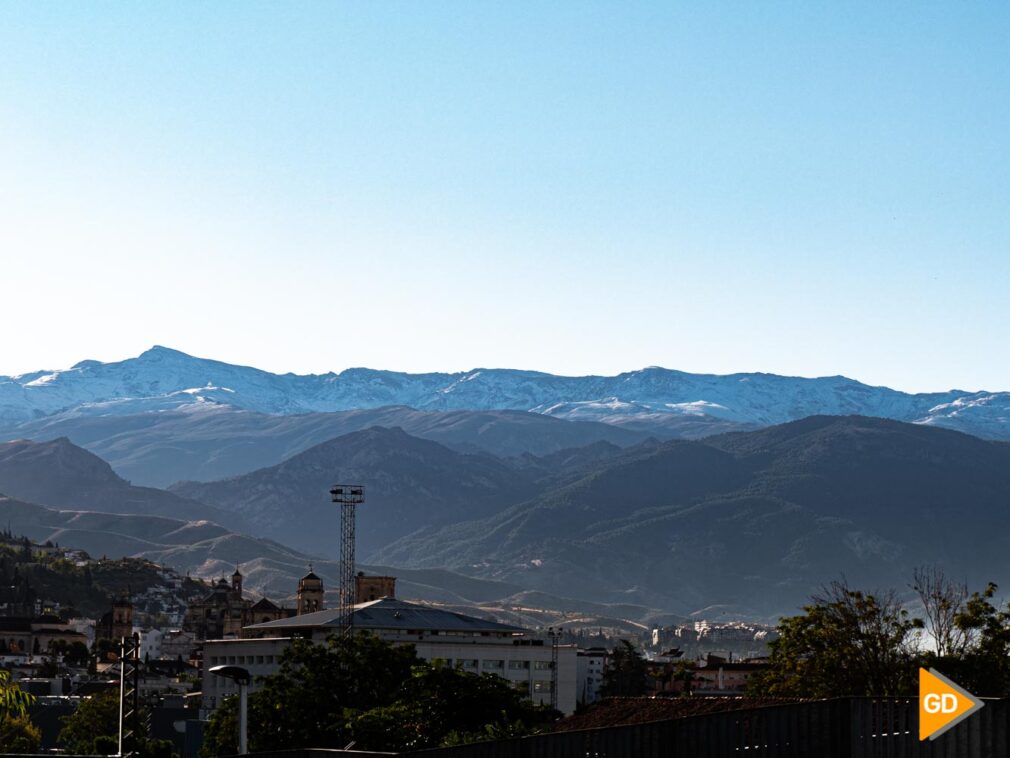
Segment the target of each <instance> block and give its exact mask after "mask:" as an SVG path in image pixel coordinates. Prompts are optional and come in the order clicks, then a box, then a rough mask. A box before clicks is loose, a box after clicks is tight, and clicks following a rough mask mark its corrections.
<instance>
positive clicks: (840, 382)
mask: <svg viewBox="0 0 1010 758" xmlns="http://www.w3.org/2000/svg"><path fill="white" fill-rule="evenodd" d="M220 404H224V405H228V406H233V407H236V408H241V409H244V410H253V411H257V412H261V413H269V414H279V415H291V414H300V413H310V412H333V411H342V410H355V409H365V408H378V407H382V406H390V405H405V406H409V407H411V408H414V409H417V410H432V411H448V410H518V411H526V412H533V413H540V414H543V415H548V416H554V417H558V418H564V419H576V420H593V421H603V422H604V423H611V424H618V425H620V424H638V427H637V428H639V429H642V428H648V427H649V425H650V424H652V425H656V424H662V423H666V424H670V423H671V422H674V421H676V422H680V423H684V424H688V425H689V426H692V428H693V426H696V425H698V424H702V425H715V427H714V428H713V431H716V432H718V431H724V429H723V428H719V426H718V425H719V424H736V425H750V426H769V425H773V424H778V423H786V422H788V421H793V420H796V419H798V418H802V417H805V416H810V415H816V414H831V415H851V414H858V415H866V416H876V417H881V418H892V419H894V420H897V421H908V422H913V423H920V424H927V425H937V426H946V427H950V428H957V429H962V430H964V431H968V432H970V433H973V434H976V435H977V436H983V437H993V438H1010V392H988V391H978V392H969V391H963V390H948V391H945V392H932V393H919V394H909V393H904V392H900V391H898V390H893V389H890V388H887V387H871V386H870V385H866V384H863V383H861V382H858V381H856V380H853V379H848V378H846V377H842V376H831V377H819V378H802V377H784V376H779V375H776V374H769V373H737V374H728V375H713V374H690V373H686V372H682V371H677V370H673V369H665V368H660V367H649V368H645V369H641V370H639V371H632V372H625V373H621V374H618V375H616V376H583V377H569V376H557V375H554V374H548V373H544V372H538V371H526V370H517V369H473V370H470V371H464V372H455V373H426V374H408V373H403V372H396V371H383V370H375V369H367V368H349V369H345V370H344V371H341V372H340V373H333V372H330V373H326V374H310V375H296V374H290V373H288V374H273V373H270V372H267V371H263V370H261V369H256V368H252V367H246V366H235V365H232V364H228V363H224V362H221V361H214V360H209V359H202V358H195V357H193V356H190V355H187V354H186V353H183V352H181V351H178V350H173V349H171V348H165V347H161V346H156V347H154V348H151V349H150V350H147V351H145V352H144V353H142V354H141V355H140V356H138V357H136V358H129V359H126V360H124V361H118V362H113V363H101V362H98V361H90V360H89V361H81V362H79V363H77V364H75V365H74V366H73V367H71V368H70V369H64V370H57V371H35V372H31V373H29V374H22V375H19V376H12V377H0V419H4V420H5V421H6V422H7V423H11V422H17V421H26V420H30V419H33V418H39V417H44V416H49V415H52V414H55V413H67V412H70V411H73V412H77V413H83V414H88V413H92V414H100V415H108V414H124V413H139V412H152V411H164V410H167V409H182V408H185V409H191V410H193V409H195V410H199V409H201V408H205V407H213V406H215V405H220ZM674 436H681V435H674ZM695 436H697V435H695Z"/></svg>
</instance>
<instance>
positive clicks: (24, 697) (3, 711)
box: [0, 669, 35, 719]
mask: <svg viewBox="0 0 1010 758" xmlns="http://www.w3.org/2000/svg"><path fill="white" fill-rule="evenodd" d="M34 702H35V696H34V695H32V694H30V693H28V692H25V691H24V690H23V689H21V688H20V687H19V686H18V684H17V682H13V681H11V672H9V671H7V670H6V669H0V718H2V719H7V718H20V717H22V716H24V715H25V714H26V713H27V712H28V706H30V705H31V704H32V703H34Z"/></svg>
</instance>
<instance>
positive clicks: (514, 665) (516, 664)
mask: <svg viewBox="0 0 1010 758" xmlns="http://www.w3.org/2000/svg"><path fill="white" fill-rule="evenodd" d="M529 667H530V662H529V661H509V671H522V670H523V669H528V668H529Z"/></svg>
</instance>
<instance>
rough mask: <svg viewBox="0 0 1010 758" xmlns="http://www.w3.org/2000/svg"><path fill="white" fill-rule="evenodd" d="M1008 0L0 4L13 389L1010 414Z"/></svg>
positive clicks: (3, 245) (1, 245) (6, 368)
mask: <svg viewBox="0 0 1010 758" xmlns="http://www.w3.org/2000/svg"><path fill="white" fill-rule="evenodd" d="M1008 38H1010V6H1007V5H1005V4H999V3H989V4H974V3H956V4H955V3H950V4H932V3H914V4H913V3H865V4H863V3H845V4H841V3H836V4H828V3H728V4H718V3H704V4H702V3H699V4H693V5H688V4H674V3H588V2H578V3H574V2H573V3H557V4H548V3H533V2H529V3H490V2H461V3H450V2H428V3H418V2H404V3H381V2H361V3H336V2H327V3H279V2H278V3H255V2H234V3H228V2H217V3H186V2H174V3H140V2H137V3H97V2H67V3H45V2H31V3H23V4H21V3H13V2H8V3H4V4H2V5H0V256H2V259H0V262H2V266H0V282H2V283H3V287H2V292H3V298H4V313H5V316H4V321H3V326H2V327H0V374H10V373H18V372H24V371H29V370H33V369H38V368H43V367H46V368H56V367H61V366H66V365H69V364H71V363H74V362H76V361H78V360H81V359H85V358H96V359H101V360H114V359H120V358H124V357H127V356H130V355H134V354H137V353H139V352H140V351H142V350H144V349H145V348H147V347H149V346H150V345H152V344H155V343H158V344H164V345H170V346H172V347H176V348H178V349H181V350H185V351H187V352H191V353H194V354H197V355H202V356H206V357H215V358H219V359H222V360H228V361H233V362H239V363H247V364H252V365H257V366H261V367H263V368H268V369H271V370H275V371H289V370H290V371H296V372H321V371H327V370H331V369H332V370H340V369H342V368H345V367H348V366H362V365H365V366H371V367H375V368H390V369H401V370H409V371H425V370H462V369H467V368H472V367H487V366H499V367H503V366H507V367H515V368H536V369H541V370H546V371H553V372H557V373H568V374H581V373H591V372H592V373H616V372H619V371H622V370H629V369H634V368H640V367H642V366H645V365H664V366H668V367H671V368H679V369H683V370H688V371H706V372H718V373H723V372H732V371H754V370H760V371H773V372H777V373H786V374H796V375H804V376H815V375H830V374H846V375H848V376H853V377H855V378H858V379H861V380H863V381H867V382H870V383H875V384H889V385H891V386H895V387H898V388H901V389H907V390H926V389H946V388H950V387H960V388H964V389H981V388H988V389H1010V351H1008V350H1006V348H1005V344H1006V340H1005V335H1006V334H1008V333H1010V307H1008V304H1007V300H1008V294H1010V189H1008V188H1010V55H1008V54H1007V52H1006V44H1007V42H1006V41H1007V39H1008Z"/></svg>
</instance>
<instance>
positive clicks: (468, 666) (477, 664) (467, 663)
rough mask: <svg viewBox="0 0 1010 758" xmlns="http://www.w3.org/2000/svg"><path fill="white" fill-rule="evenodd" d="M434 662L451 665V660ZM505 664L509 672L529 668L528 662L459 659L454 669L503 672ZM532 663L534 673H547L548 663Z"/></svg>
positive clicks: (549, 665) (439, 659) (440, 659)
mask: <svg viewBox="0 0 1010 758" xmlns="http://www.w3.org/2000/svg"><path fill="white" fill-rule="evenodd" d="M435 660H436V661H441V662H442V663H444V664H445V665H446V666H451V665H452V663H453V662H452V659H451V658H448V659H445V658H436V659H435ZM506 663H507V664H508V668H509V671H526V670H529V668H530V661H505V660H502V659H493V660H492V659H486V660H477V659H476V658H460V659H459V660H457V661H456V668H460V669H463V670H464V671H477V670H478V668H479V669H481V670H483V671H504V670H505V665H506ZM532 663H533V670H534V671H549V670H550V668H551V662H550V661H533V662H532Z"/></svg>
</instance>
